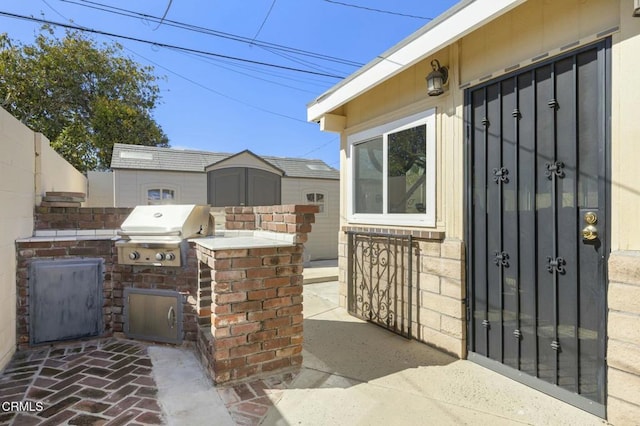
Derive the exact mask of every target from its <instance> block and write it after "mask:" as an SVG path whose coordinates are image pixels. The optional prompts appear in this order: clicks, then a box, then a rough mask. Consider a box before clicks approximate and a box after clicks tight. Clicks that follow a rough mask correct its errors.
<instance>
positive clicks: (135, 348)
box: [0, 339, 164, 426]
mask: <svg viewBox="0 0 640 426" xmlns="http://www.w3.org/2000/svg"><path fill="white" fill-rule="evenodd" d="M156 395H157V388H156V383H155V381H154V379H153V375H152V370H151V360H150V359H149V356H148V355H147V347H146V345H145V344H143V343H139V342H132V341H126V340H118V339H103V340H92V341H84V342H74V343H70V344H67V345H59V344H57V345H55V346H49V347H42V348H36V349H31V350H28V351H21V352H18V353H16V355H15V356H14V357H13V359H12V360H11V362H10V364H9V365H8V366H7V367H6V368H5V370H4V372H3V374H2V375H1V376H0V402H2V403H3V405H2V412H0V424H7V425H20V426H22V425H58V424H70V425H110V426H111V425H124V424H127V425H130V424H150V425H157V424H163V423H164V418H163V414H162V409H161V408H160V405H159V403H158V401H157V399H156ZM10 402H22V403H23V406H22V407H21V408H19V409H18V410H15V411H7V408H9V409H12V410H13V409H15V406H14V408H11V405H8V404H7V403H10Z"/></svg>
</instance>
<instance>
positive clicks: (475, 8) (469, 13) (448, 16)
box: [307, 0, 527, 121]
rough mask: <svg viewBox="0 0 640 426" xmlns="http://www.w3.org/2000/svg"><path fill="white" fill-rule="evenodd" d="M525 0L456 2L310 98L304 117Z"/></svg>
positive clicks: (316, 113)
mask: <svg viewBox="0 0 640 426" xmlns="http://www.w3.org/2000/svg"><path fill="white" fill-rule="evenodd" d="M526 1H527V0H475V1H473V0H472V1H463V2H461V3H459V4H458V5H456V6H454V7H453V8H452V9H451V11H450V12H445V13H444V14H443V15H442V16H441V17H440V18H436V19H435V20H434V21H432V22H431V23H429V24H427V25H425V26H424V27H423V28H422V29H420V30H418V31H417V32H416V33H414V34H412V35H410V36H409V37H407V38H406V39H405V40H403V41H402V42H400V43H399V44H397V45H396V46H394V47H392V48H391V49H390V50H389V51H387V52H386V53H384V54H382V55H380V56H379V57H378V58H377V59H375V60H374V61H372V62H371V63H369V64H368V65H365V66H364V67H363V68H361V69H360V70H359V71H356V72H355V73H354V74H352V75H351V76H349V77H347V78H346V79H345V80H343V81H342V82H340V83H338V84H337V85H335V86H334V87H332V88H331V89H329V90H328V91H327V92H325V93H324V94H323V95H321V96H320V97H318V98H317V99H316V100H314V101H312V102H311V103H310V104H309V105H307V120H308V121H318V120H320V118H321V117H322V116H323V115H324V114H327V113H329V112H331V111H333V110H334V109H336V108H338V107H340V106H341V105H344V104H345V103H347V102H349V101H350V100H352V99H354V98H355V97H357V96H359V95H361V94H362V93H364V92H366V91H367V90H369V89H371V88H372V87H374V86H377V85H378V84H380V83H382V82H383V81H385V80H387V79H389V78H391V77H393V76H394V75H396V74H398V73H399V72H401V71H403V70H405V69H406V68H408V67H410V66H412V65H413V64H415V63H417V62H419V61H421V60H422V59H424V58H426V57H428V56H429V55H431V54H433V53H435V52H437V51H439V50H440V49H442V48H444V47H446V46H448V45H450V44H452V43H454V42H455V41H457V40H459V39H460V38H462V37H464V36H465V35H467V34H469V33H471V32H472V31H474V30H476V29H477V28H480V27H481V26H483V25H485V24H487V23H488V22H490V21H492V20H494V19H496V18H497V17H499V16H501V15H503V14H505V13H507V12H508V11H510V10H511V9H513V8H514V7H516V6H518V5H520V4H522V3H524V2H526Z"/></svg>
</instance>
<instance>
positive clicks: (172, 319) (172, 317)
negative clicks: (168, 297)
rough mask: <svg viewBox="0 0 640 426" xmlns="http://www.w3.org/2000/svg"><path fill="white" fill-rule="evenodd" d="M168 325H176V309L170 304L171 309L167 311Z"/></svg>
mask: <svg viewBox="0 0 640 426" xmlns="http://www.w3.org/2000/svg"><path fill="white" fill-rule="evenodd" d="M167 325H168V326H169V327H170V328H174V327H175V326H176V311H175V309H173V306H169V311H168V312H167Z"/></svg>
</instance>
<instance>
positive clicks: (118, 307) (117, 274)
mask: <svg viewBox="0 0 640 426" xmlns="http://www.w3.org/2000/svg"><path fill="white" fill-rule="evenodd" d="M130 211H131V209H128V208H71V207H36V211H35V225H36V229H37V230H39V234H42V233H44V234H45V235H46V236H42V237H36V238H31V239H29V240H28V241H19V242H17V243H16V255H17V274H16V281H17V282H16V284H17V289H18V300H17V341H18V347H19V348H21V349H24V348H26V347H28V346H29V281H28V280H29V265H30V263H31V262H32V261H33V260H36V259H43V260H53V259H71V258H73V259H77V258H83V257H84V258H101V259H102V260H103V262H104V268H103V270H104V280H103V301H104V303H103V307H102V317H103V322H104V328H103V333H102V336H110V335H112V334H113V333H114V332H115V333H119V332H122V331H123V326H124V304H125V301H124V299H123V294H124V289H125V288H128V287H130V288H144V289H158V290H176V291H178V292H179V293H180V294H181V295H182V300H183V338H184V339H185V340H188V341H195V340H196V338H197V313H196V312H197V310H196V300H197V293H196V290H197V287H198V271H197V259H196V256H195V250H194V247H193V244H191V246H190V248H189V250H188V254H187V260H186V264H185V265H184V266H183V267H180V268H175V267H164V268H158V267H149V266H133V265H120V264H118V259H117V256H118V253H117V250H116V248H115V246H114V241H113V235H112V236H105V235H102V236H98V235H96V234H97V233H95V232H94V233H93V235H91V233H92V232H93V231H96V230H115V229H117V228H119V227H120V224H121V223H122V221H124V219H125V218H126V217H127V215H128V214H129V213H130ZM65 230H68V231H70V232H69V235H68V236H63V237H61V236H59V235H58V236H56V235H54V234H53V233H54V232H57V233H58V234H60V232H59V231H65ZM48 232H51V233H52V235H50V236H49V235H48V234H47V233H48ZM72 233H73V234H74V235H71V234H72Z"/></svg>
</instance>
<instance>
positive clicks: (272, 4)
mask: <svg viewBox="0 0 640 426" xmlns="http://www.w3.org/2000/svg"><path fill="white" fill-rule="evenodd" d="M275 5H276V0H273V2H271V7H270V8H269V11H268V12H267V16H265V17H264V20H263V21H262V24H261V25H260V28H258V31H257V32H256V35H254V36H253V39H252V40H251V44H253V42H254V41H256V39H257V38H258V34H260V31H262V27H264V24H266V23H267V19H269V15H271V11H272V10H273V6H275Z"/></svg>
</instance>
